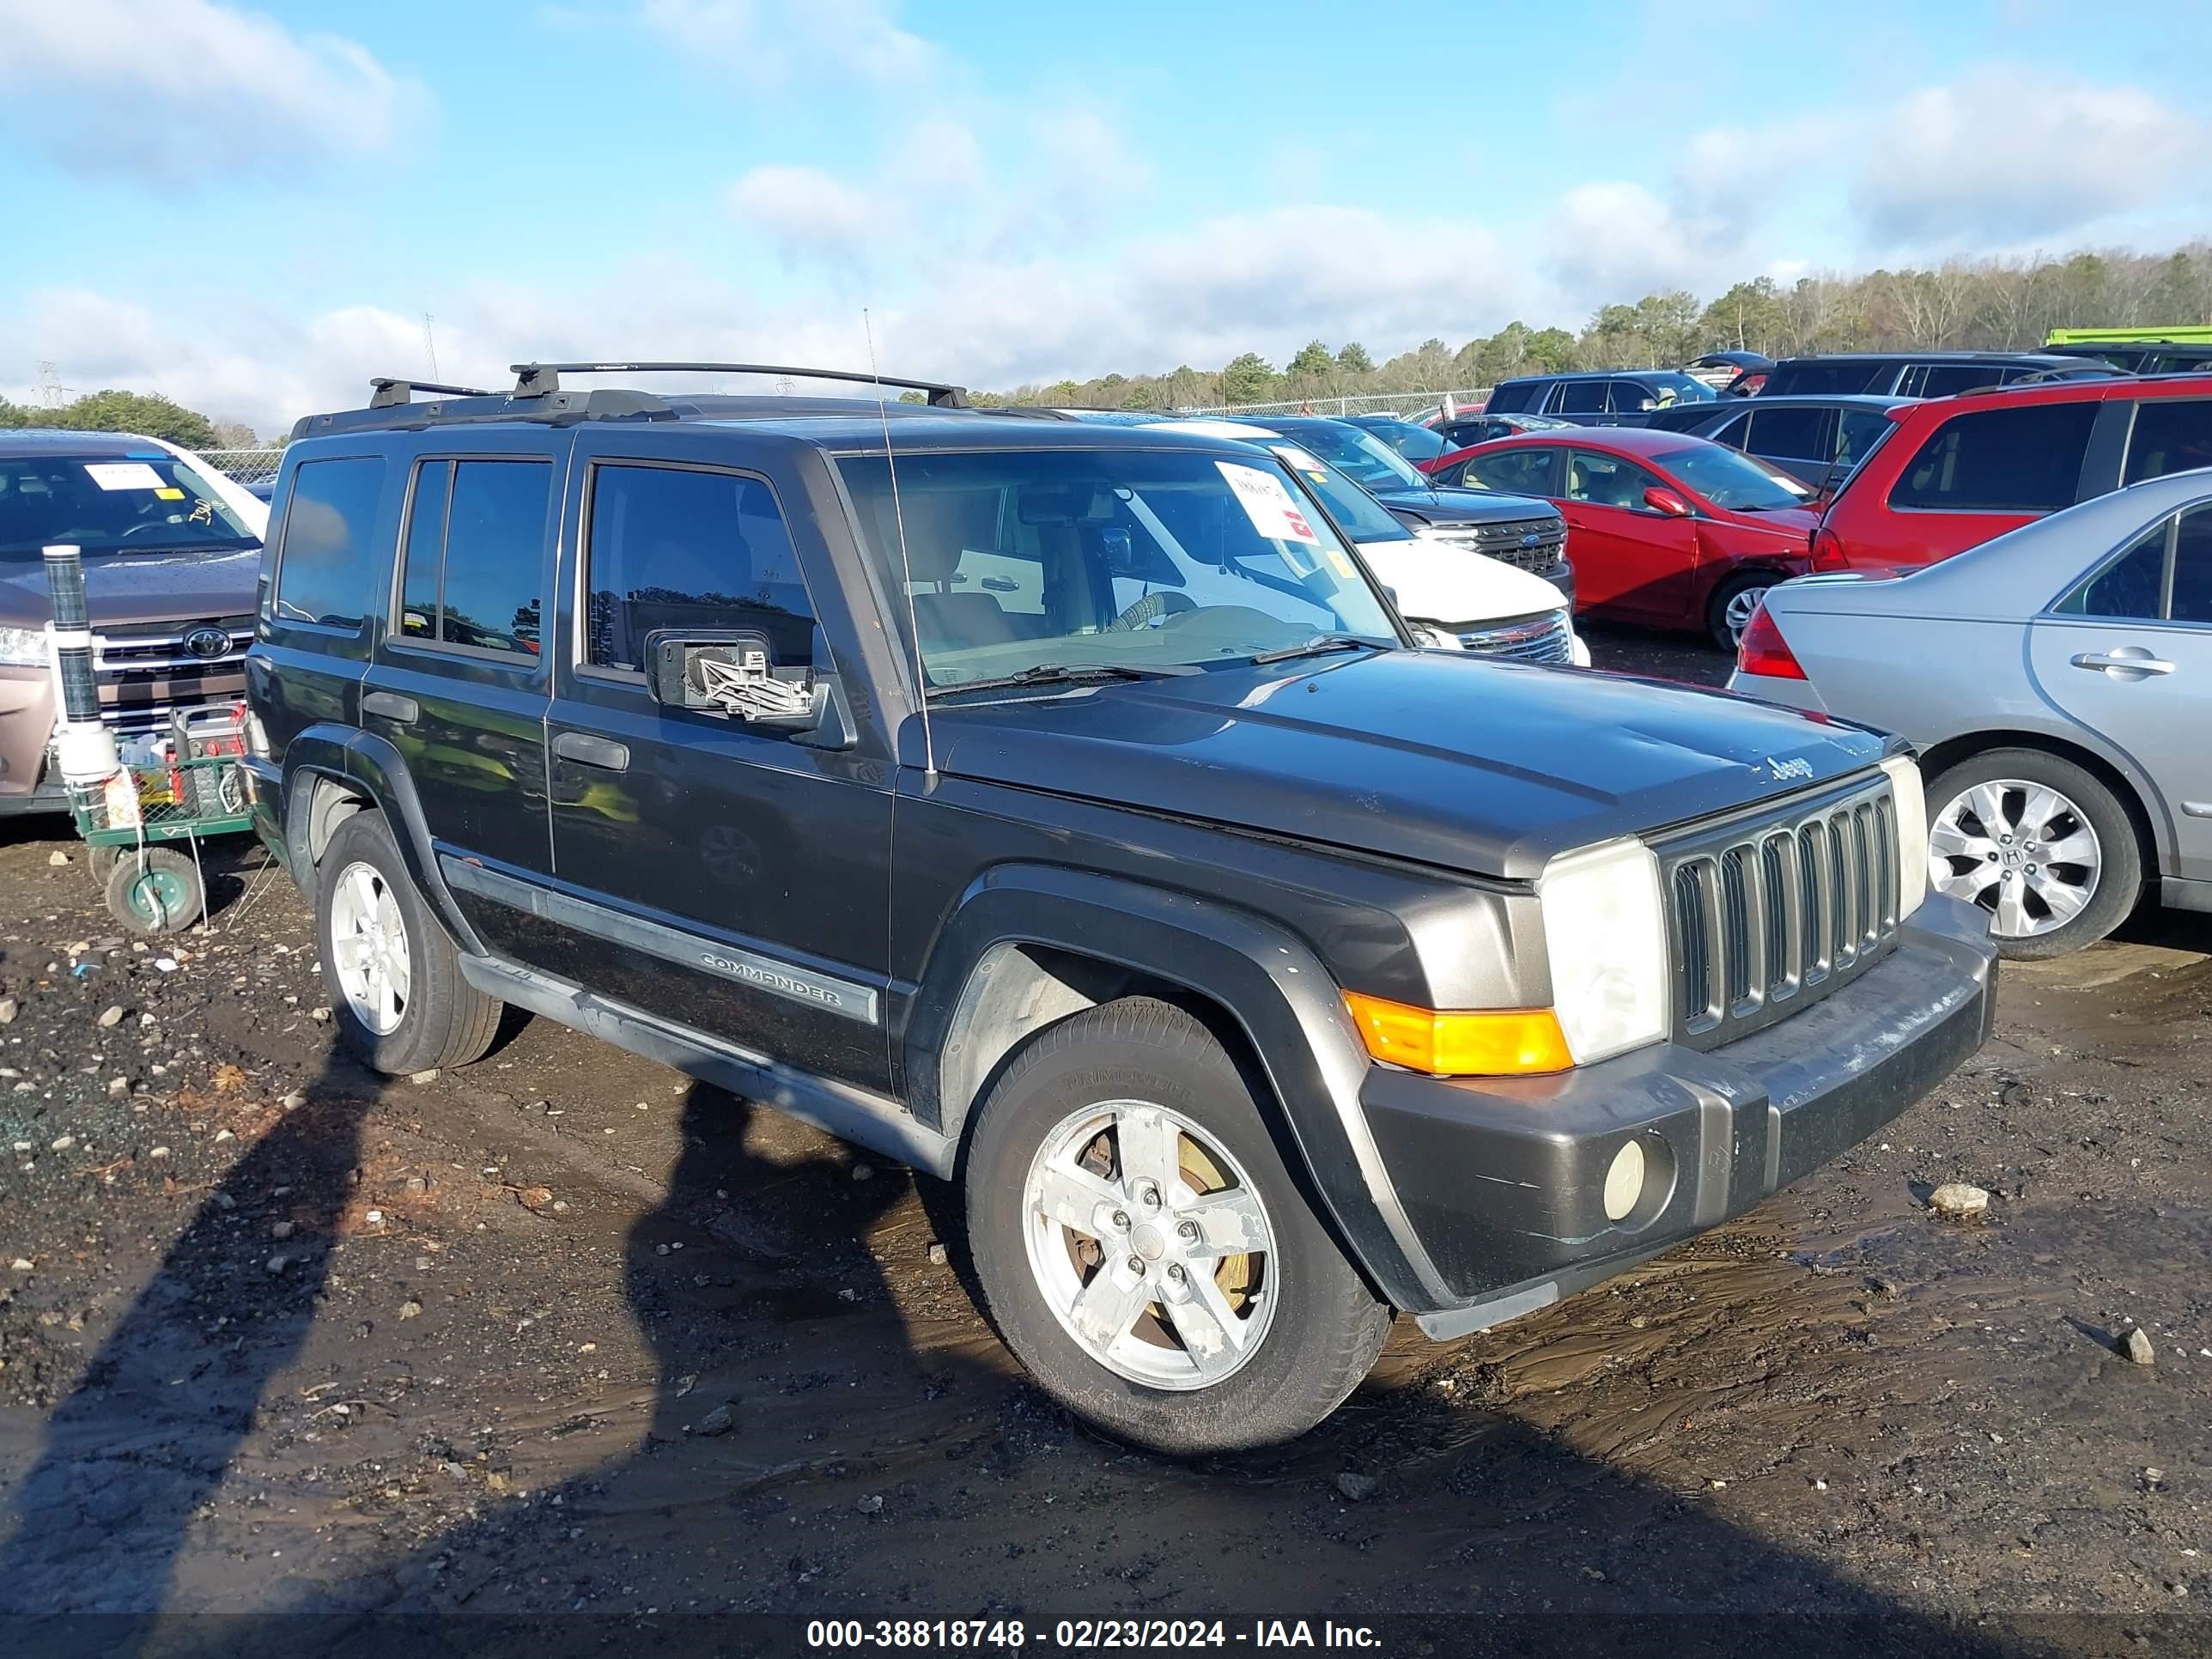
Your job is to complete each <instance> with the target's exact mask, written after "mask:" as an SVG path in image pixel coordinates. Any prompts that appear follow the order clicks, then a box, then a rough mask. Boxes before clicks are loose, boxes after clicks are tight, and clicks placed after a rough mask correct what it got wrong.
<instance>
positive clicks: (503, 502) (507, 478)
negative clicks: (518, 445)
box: [399, 460, 553, 658]
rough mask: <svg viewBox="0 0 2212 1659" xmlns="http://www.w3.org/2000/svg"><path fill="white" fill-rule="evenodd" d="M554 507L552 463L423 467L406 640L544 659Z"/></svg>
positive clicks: (410, 549) (410, 525)
mask: <svg viewBox="0 0 2212 1659" xmlns="http://www.w3.org/2000/svg"><path fill="white" fill-rule="evenodd" d="M552 510H553V464H552V463H551V462H550V461H543V460H469V461H425V462H423V463H422V465H421V466H419V467H418V468H417V469H416V474H415V499H414V502H413V505H412V506H411V507H410V508H409V510H408V514H407V556H406V559H405V562H404V566H403V571H404V574H403V575H402V578H401V580H400V605H399V632H400V633H401V635H404V637H406V638H408V639H410V640H419V641H423V642H424V643H426V644H427V643H429V642H431V641H435V642H436V643H438V644H441V645H457V646H464V647H467V648H469V649H471V650H474V651H498V652H506V653H513V654H514V655H517V656H520V657H531V658H534V657H536V656H537V655H538V641H539V630H540V624H541V623H542V621H543V618H544V586H545V531H546V526H547V525H548V523H549V522H550V520H551V517H552Z"/></svg>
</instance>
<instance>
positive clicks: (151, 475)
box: [84, 461, 161, 489]
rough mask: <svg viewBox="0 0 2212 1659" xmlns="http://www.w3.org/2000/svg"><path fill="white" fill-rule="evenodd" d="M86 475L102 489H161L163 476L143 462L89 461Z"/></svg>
mask: <svg viewBox="0 0 2212 1659" xmlns="http://www.w3.org/2000/svg"><path fill="white" fill-rule="evenodd" d="M84 475H85V477H88V478H90V479H91V480H92V481H93V483H96V484H98V485H99V486H100V488H101V489H161V474H160V473H158V472H156V471H154V469H153V468H152V467H150V466H149V465H146V463H145V462H143V461H87V462H86V463H85V464H84Z"/></svg>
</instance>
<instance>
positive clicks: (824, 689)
mask: <svg viewBox="0 0 2212 1659" xmlns="http://www.w3.org/2000/svg"><path fill="white" fill-rule="evenodd" d="M774 661H775V659H774V656H773V654H772V652H771V648H770V646H769V637H768V635H766V634H763V633H762V632H761V631H760V630H758V629H750V628H732V629H654V630H653V632H652V633H650V634H647V635H646V636H645V678H646V685H647V689H648V690H650V691H651V692H652V694H653V701H654V702H657V703H659V705H660V706H661V707H662V708H684V709H690V710H691V711H692V712H694V713H696V714H717V715H720V716H721V717H722V718H724V719H726V720H735V721H737V722H738V723H740V724H742V725H744V726H750V727H751V728H752V729H753V730H755V731H758V732H776V733H780V734H781V735H783V736H786V737H789V738H793V739H794V740H796V741H798V742H800V743H805V744H808V745H809V746H811V747H813V748H818V749H848V748H850V747H851V746H852V745H853V744H854V742H856V741H857V740H858V733H857V732H855V731H854V728H853V716H852V712H851V710H850V709H849V708H848V706H847V704H846V702H845V697H844V693H843V690H842V687H840V686H839V685H838V684H837V679H836V675H834V674H822V675H817V674H816V673H814V672H813V671H811V670H809V669H804V668H781V669H780V668H777V667H775V665H774Z"/></svg>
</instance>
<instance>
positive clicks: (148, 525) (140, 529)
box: [115, 519, 174, 542]
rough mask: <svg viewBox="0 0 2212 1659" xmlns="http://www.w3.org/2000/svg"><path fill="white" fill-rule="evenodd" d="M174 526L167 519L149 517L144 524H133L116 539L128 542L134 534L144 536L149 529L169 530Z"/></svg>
mask: <svg viewBox="0 0 2212 1659" xmlns="http://www.w3.org/2000/svg"><path fill="white" fill-rule="evenodd" d="M173 528H174V526H172V525H171V524H170V523H169V521H168V520H167V519H148V520H145V522H143V524H134V525H132V526H131V528H130V529H128V530H126V531H125V532H123V533H122V534H121V535H120V536H118V537H117V538H115V539H116V540H118V541H119V542H127V541H129V540H130V539H131V538H132V537H133V536H142V535H143V534H145V532H148V531H149V530H169V529H173Z"/></svg>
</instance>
